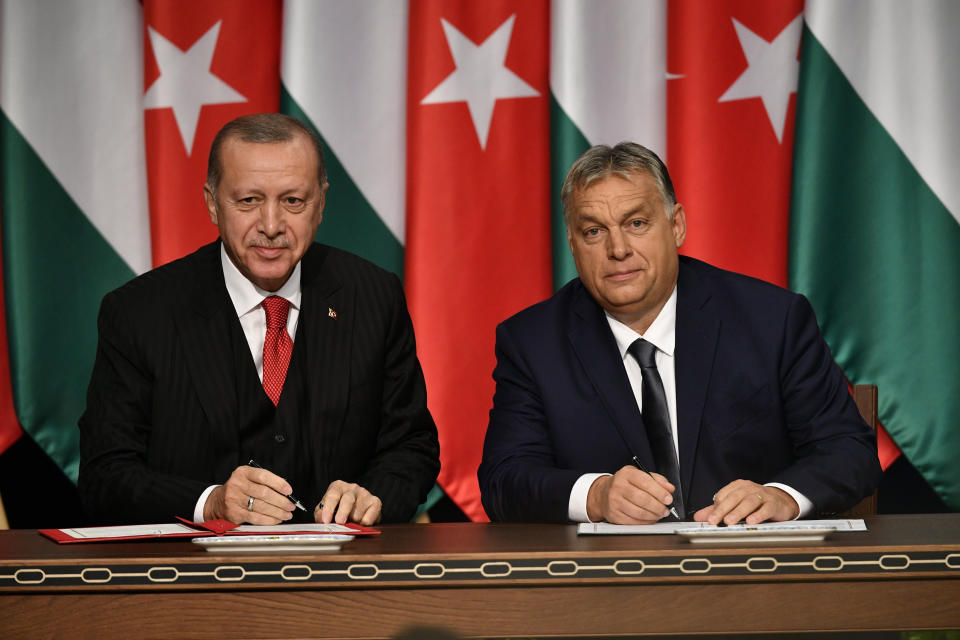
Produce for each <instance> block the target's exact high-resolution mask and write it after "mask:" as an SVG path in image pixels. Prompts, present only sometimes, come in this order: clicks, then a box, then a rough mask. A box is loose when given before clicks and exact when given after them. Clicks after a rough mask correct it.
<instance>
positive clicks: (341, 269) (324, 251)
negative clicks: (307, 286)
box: [303, 242, 399, 281]
mask: <svg viewBox="0 0 960 640" xmlns="http://www.w3.org/2000/svg"><path fill="white" fill-rule="evenodd" d="M303 268H304V269H305V270H310V271H313V272H315V271H321V272H322V273H325V274H330V275H334V276H338V277H341V278H342V279H345V280H347V281H349V280H361V279H376V280H391V279H393V280H399V278H397V276H396V274H394V273H392V272H390V271H387V270H386V269H384V268H383V267H380V266H378V265H376V264H374V263H373V262H371V261H370V260H367V259H366V258H362V257H360V256H358V255H357V254H355V253H350V252H349V251H345V250H343V249H338V248H337V247H332V246H330V245H327V244H322V243H320V242H314V243H313V244H312V245H311V246H310V248H309V249H308V250H307V253H306V255H304V257H303Z"/></svg>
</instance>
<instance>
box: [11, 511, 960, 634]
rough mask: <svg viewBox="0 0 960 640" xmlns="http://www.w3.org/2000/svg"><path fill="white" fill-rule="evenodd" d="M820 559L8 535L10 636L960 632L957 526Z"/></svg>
mask: <svg viewBox="0 0 960 640" xmlns="http://www.w3.org/2000/svg"><path fill="white" fill-rule="evenodd" d="M867 524H868V527H869V529H870V530H869V531H867V532H852V533H851V532H848V533H835V534H832V535H831V536H829V537H828V538H827V539H826V540H824V541H822V542H817V543H812V544H804V545H798V544H791V543H781V544H779V545H771V544H765V545H763V546H756V547H731V546H702V545H693V544H690V543H689V542H685V541H683V540H682V539H680V538H679V537H677V536H604V537H600V536H577V534H576V527H574V526H564V525H517V524H433V525H395V526H384V527H382V531H383V533H382V534H381V535H379V536H375V537H370V538H358V539H356V540H354V541H352V542H350V543H348V544H346V545H345V546H344V547H343V549H342V550H341V551H340V552H339V553H335V554H326V555H320V554H314V555H310V554H286V555H271V554H263V553H260V554H257V555H237V554H223V553H222V552H221V553H217V554H214V553H210V552H206V551H204V550H203V549H201V548H200V547H198V546H196V545H193V544H191V543H190V542H189V541H185V540H164V541H141V542H121V543H95V544H93V543H91V544H74V545H57V544H55V543H53V542H52V541H50V540H47V539H46V538H43V537H42V536H40V535H38V534H37V533H36V532H35V531H27V530H19V531H2V532H0V637H3V638H19V637H23V638H42V637H53V636H58V637H71V638H82V637H97V638H101V637H118V638H120V637H151V638H177V637H189V638H217V639H218V640H219V639H222V638H227V637H229V638H245V637H263V638H281V637H318V638H379V637H390V636H391V635H395V634H397V633H399V632H400V631H401V630H403V629H405V628H407V627H410V626H412V625H432V626H438V627H443V628H446V629H449V630H452V631H454V632H456V633H457V634H460V635H462V636H464V637H470V636H484V637H498V636H500V637H503V636H509V637H517V636H527V637H535V636H564V635H567V636H590V637H594V636H600V635H617V634H620V635H642V634H670V633H681V634H693V633H700V632H713V633H747V632H755V633H757V632H762V633H772V632H810V631H829V630H834V631H852V630H913V629H957V628H960V514H946V515H920V516H878V517H875V518H871V519H868V520H867Z"/></svg>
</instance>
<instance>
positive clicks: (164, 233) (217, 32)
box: [143, 0, 282, 265]
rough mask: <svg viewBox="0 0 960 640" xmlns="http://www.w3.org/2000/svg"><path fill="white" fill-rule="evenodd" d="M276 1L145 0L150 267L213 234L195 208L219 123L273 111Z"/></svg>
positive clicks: (277, 93) (277, 76)
mask: <svg viewBox="0 0 960 640" xmlns="http://www.w3.org/2000/svg"><path fill="white" fill-rule="evenodd" d="M281 9H282V7H281V4H280V2H279V0H270V1H260V0H210V1H208V2H193V1H191V0H177V1H172V0H166V1H163V2H160V1H157V0H145V1H144V11H143V15H144V49H145V50H144V66H145V73H144V83H145V87H144V89H145V94H144V108H145V112H144V119H145V123H144V126H145V128H146V146H147V182H148V185H149V194H150V195H149V199H150V234H151V241H152V250H153V263H154V264H155V265H159V264H163V263H165V262H169V261H170V260H173V259H175V258H179V257H181V256H183V255H186V254H187V253H190V252H191V251H193V250H195V249H196V248H197V247H199V246H200V245H202V244H204V243H206V242H210V241H211V240H213V239H214V238H216V237H217V228H216V227H215V226H213V225H212V224H211V223H210V219H209V217H208V214H207V209H206V206H205V205H204V201H203V193H202V186H203V182H204V180H205V179H206V174H207V152H208V150H209V149H210V143H211V142H212V141H213V136H214V135H215V134H216V132H217V130H218V129H219V128H220V127H221V126H223V125H224V123H226V122H228V121H229V120H232V119H233V118H236V117H238V116H241V115H244V114H246V113H260V112H266V111H276V110H277V108H278V106H279V100H280V33H281Z"/></svg>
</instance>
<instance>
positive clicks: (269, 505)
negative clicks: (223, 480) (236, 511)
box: [224, 482, 292, 521]
mask: <svg viewBox="0 0 960 640" xmlns="http://www.w3.org/2000/svg"><path fill="white" fill-rule="evenodd" d="M224 486H225V488H226V491H225V494H226V502H227V504H228V505H231V506H234V507H238V508H240V509H242V510H246V511H256V512H258V513H262V514H264V515H267V516H270V517H271V518H275V519H277V521H280V520H289V519H290V518H291V517H292V509H287V508H286V504H289V500H287V499H286V498H284V497H283V496H281V495H280V494H278V493H277V492H276V491H274V490H273V489H270V488H269V487H266V486H264V485H262V484H252V483H245V485H244V488H240V484H239V483H236V482H235V483H230V482H228V483H227V484H226V485H224ZM250 498H253V499H254V502H253V506H252V507H251V508H250V509H248V506H250ZM284 503H286V504H284Z"/></svg>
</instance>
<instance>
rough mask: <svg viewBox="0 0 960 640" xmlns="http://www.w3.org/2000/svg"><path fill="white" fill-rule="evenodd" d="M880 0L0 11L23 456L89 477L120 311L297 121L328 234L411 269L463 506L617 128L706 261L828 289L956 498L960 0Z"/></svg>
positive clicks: (6, 256)
mask: <svg viewBox="0 0 960 640" xmlns="http://www.w3.org/2000/svg"><path fill="white" fill-rule="evenodd" d="M868 4H869V10H868V8H867V7H865V6H863V5H862V4H861V3H858V2H848V3H839V5H838V6H836V7H834V6H833V5H831V4H830V3H826V6H824V7H821V6H820V5H819V4H813V3H812V2H811V3H810V6H808V7H807V9H806V12H807V13H806V15H804V7H803V6H802V3H801V2H800V0H785V1H784V2H763V3H757V2H750V1H746V0H740V1H737V0H729V1H725V2H712V3H703V2H697V1H695V0H658V1H647V2H640V1H634V0H611V1H608V2H604V3H591V2H586V1H584V0H553V2H549V1H548V0H534V1H529V2H512V1H509V0H496V1H492V2H453V1H446V2H445V1H442V0H414V1H411V2H409V3H406V2H397V1H393V0H367V1H364V2H352V3H345V2H335V1H309V0H288V1H287V2H285V3H283V4H281V3H280V2H279V0H277V1H276V2H252V1H251V2H231V1H226V0H223V1H208V2H170V1H167V2H159V1H153V0H145V2H144V3H143V4H142V5H141V3H140V2H138V1H137V0H91V2H86V3H64V2H57V1H55V0H35V1H33V2H29V3H27V2H16V1H4V2H2V3H0V110H2V114H0V179H2V183H0V196H2V199H0V213H2V241H3V245H2V250H3V285H4V289H5V291H4V293H5V304H4V310H5V314H6V323H7V331H6V336H7V338H8V347H9V368H8V367H7V366H5V365H4V362H3V354H4V351H3V349H2V348H0V369H2V371H0V450H2V447H4V446H5V445H8V444H9V443H10V442H12V441H13V440H15V439H16V438H17V437H18V435H19V433H20V425H22V427H23V429H24V430H25V431H26V432H27V433H29V434H30V437H32V438H34V439H35V440H36V441H37V442H38V443H39V444H40V445H41V446H42V447H43V448H44V450H46V451H47V453H48V454H49V455H50V456H51V457H52V458H53V459H54V460H55V461H56V462H57V463H58V464H59V465H60V466H61V467H62V468H63V469H64V470H65V472H66V473H67V474H68V476H70V477H72V478H73V479H76V469H77V432H76V420H77V417H78V416H79V414H80V412H81V411H82V410H83V404H84V398H83V396H84V392H85V389H86V384H87V380H88V376H89V372H90V369H91V366H92V359H93V354H94V349H95V344H96V328H95V322H96V312H97V307H98V305H99V300H100V298H101V297H102V295H103V294H104V293H105V292H106V291H108V290H109V289H111V288H113V287H115V286H118V285H119V284H121V283H122V282H124V281H126V280H128V279H129V278H131V277H133V276H134V275H135V274H137V273H141V272H143V271H144V270H146V269H148V268H150V267H151V266H153V265H156V264H161V263H164V262H167V261H169V260H171V259H173V258H176V257H178V256H180V255H183V254H185V253H187V252H189V251H191V250H193V249H194V248H196V247H198V246H199V245H200V244H202V243H204V242H207V241H209V240H210V239H212V238H213V237H215V235H216V229H215V228H214V227H213V226H212V225H211V224H210V222H209V219H208V217H207V214H206V211H205V208H204V206H203V199H202V196H201V184H202V181H203V177H204V174H205V168H206V154H207V150H208V148H209V144H210V141H211V140H212V137H213V134H214V132H215V131H216V130H217V129H218V128H219V127H220V126H221V125H222V124H223V123H224V122H226V121H227V120H229V119H231V118H233V117H236V116H238V115H241V114H243V113H251V112H258V111H271V110H276V109H279V110H281V111H283V112H286V113H290V114H292V115H295V116H297V117H299V118H301V119H303V120H304V121H305V122H307V123H309V124H310V125H311V126H312V127H314V128H315V129H316V130H317V131H318V133H319V135H320V136H321V138H322V140H323V142H324V146H325V149H326V161H327V164H328V168H329V174H330V183H331V187H330V191H329V196H328V203H327V208H326V210H325V212H324V221H323V224H322V225H321V227H320V230H319V233H318V238H319V239H320V240H322V241H324V242H328V243H331V244H334V245H337V246H340V247H343V248H345V249H348V250H350V251H354V252H356V253H359V254H361V255H363V256H365V257H367V258H369V259H371V260H373V261H374V262H376V263H378V264H380V265H381V266H383V267H385V268H387V269H389V270H391V271H394V272H395V273H397V274H398V275H401V276H403V277H404V278H405V283H406V288H407V295H408V301H409V305H410V309H411V314H412V316H413V321H414V325H415V328H416V331H417V339H418V352H419V354H420V357H421V360H422V363H423V366H424V371H425V375H426V378H427V387H428V398H429V404H430V407H431V410H432V411H433V413H434V415H435V417H436V419H437V423H438V427H439V429H440V433H441V445H442V452H441V456H442V465H443V466H442V470H441V476H440V484H441V485H442V487H443V488H444V490H445V491H446V492H447V493H448V495H450V496H451V498H453V499H454V501H455V502H456V503H457V504H458V505H460V507H461V508H462V509H463V510H464V511H465V512H466V513H467V514H468V515H469V516H470V517H472V518H474V519H478V520H479V519H484V517H485V516H484V514H483V512H482V509H481V507H480V504H479V500H478V495H477V482H476V466H477V463H478V462H479V456H480V446H481V443H482V438H483V431H484V428H485V425H486V419H487V412H488V410H489V408H490V404H491V399H492V394H493V382H492V379H491V377H490V374H491V371H492V368H493V364H494V361H493V336H494V328H495V326H496V324H497V323H498V322H499V321H501V320H503V319H504V318H506V317H507V316H509V315H510V314H512V313H513V312H515V311H517V310H519V309H520V308H523V307H524V306H527V305H529V304H532V303H533V302H536V301H537V300H540V299H542V298H544V297H546V296H547V295H549V293H550V291H551V289H552V288H554V287H556V286H559V285H562V284H563V283H564V282H566V281H567V280H568V279H569V278H570V277H573V276H574V275H575V272H574V271H573V267H572V260H571V259H570V256H569V251H568V249H567V247H566V235H565V231H564V228H563V222H562V214H561V212H560V209H559V195H558V191H559V185H560V182H561V181H562V179H563V175H564V174H565V173H566V170H567V168H568V167H569V165H570V163H571V162H572V161H573V159H574V158H576V156H577V155H579V154H580V153H582V152H583V151H584V150H585V149H586V148H588V147H589V146H590V145H592V144H597V143H610V144H612V143H616V142H618V141H620V140H623V139H630V140H636V141H638V142H641V143H643V144H646V145H647V146H649V147H651V148H652V149H654V150H655V151H657V152H658V153H659V154H661V155H662V156H663V157H664V159H665V160H666V161H667V163H668V165H669V166H670V168H671V172H672V174H673V177H674V182H675V187H676V190H677V194H678V197H679V199H680V201H681V202H683V203H684V204H685V205H686V210H687V215H688V221H689V227H690V229H689V234H688V241H687V245H686V246H685V247H684V252H685V253H688V254H690V255H694V256H696V257H700V258H703V259H706V260H708V261H711V262H714V263H716V264H718V265H720V266H723V267H726V268H731V269H735V270H738V271H742V272H745V273H748V274H751V275H755V276H758V277H762V278H765V279H767V280H770V281H773V282H776V283H778V284H787V283H789V284H790V285H791V286H792V287H794V288H795V289H796V290H799V291H802V292H803V293H805V294H807V295H808V296H809V297H810V298H811V300H812V301H813V303H814V306H815V308H816V310H817V312H818V316H819V319H820V321H821V323H822V325H823V326H824V331H825V334H826V336H827V339H828V341H829V342H830V344H831V347H832V348H833V350H834V353H835V355H836V356H837V358H838V361H839V362H840V363H841V366H843V367H844V370H845V371H846V373H847V375H848V377H849V378H850V379H851V381H852V382H863V383H877V384H879V385H880V399H881V418H882V420H883V422H884V423H885V424H888V425H889V427H890V432H891V433H892V435H893V437H894V440H895V441H896V443H897V444H899V445H900V447H902V448H903V450H904V451H905V452H906V454H907V456H908V457H909V459H910V460H911V461H912V462H914V464H916V466H917V467H918V469H919V470H920V471H921V472H922V473H923V475H924V476H925V477H926V479H927V480H928V481H929V482H930V484H931V485H932V486H933V488H934V489H936V491H937V492H938V493H939V494H940V496H941V497H943V499H944V500H945V501H946V502H947V503H948V504H949V505H950V506H951V507H953V508H960V499H958V497H957V496H958V494H960V475H958V474H960V472H958V471H957V470H956V468H951V465H950V464H949V458H950V457H951V455H955V454H956V453H957V452H958V451H960V433H958V430H957V428H956V427H955V426H953V423H952V422H951V419H950V417H951V416H952V415H957V413H958V412H957V406H956V402H957V401H956V399H955V398H956V397H957V396H958V393H957V392H958V391H960V389H958V388H957V387H958V376H957V370H956V366H955V365H953V367H952V368H951V364H950V363H955V362H957V361H960V343H958V338H957V336H958V335H960V333H958V332H957V331H952V330H951V329H952V327H954V326H955V325H956V323H957V320H958V318H960V308H958V295H960V282H958V278H960V269H958V257H960V240H958V236H960V232H958V224H957V219H958V212H960V204H958V201H960V197H958V194H957V191H956V189H957V188H958V187H957V182H956V180H951V179H950V175H951V174H950V172H951V171H955V167H956V166H958V164H957V160H960V158H957V157H956V153H957V152H956V149H958V148H960V139H958V133H957V131H958V125H957V123H956V118H955V117H953V114H955V113H957V112H958V107H960V105H958V104H957V100H958V95H960V91H958V87H957V85H956V78H955V74H951V73H950V71H949V64H950V61H955V60H957V59H960V52H958V51H957V45H956V44H955V43H953V41H952V40H951V37H952V36H951V34H950V33H949V32H948V27H947V26H948V25H951V24H958V16H957V7H956V6H954V5H952V4H951V3H950V2H949V1H945V0H942V1H940V2H929V3H924V4H923V5H920V6H922V9H920V8H918V7H919V6H918V7H914V5H909V6H908V7H903V6H900V5H898V4H897V3H895V2H885V3H868ZM834 14H835V15H834ZM868 17H869V19H867V18H868ZM805 18H806V20H807V24H806V26H805V23H804V19H805ZM902 25H909V26H910V29H908V30H907V31H906V35H907V36H909V37H915V38H916V39H917V42H916V43H914V42H913V41H912V40H910V39H909V38H906V39H905V38H904V36H903V34H900V35H899V36H898V37H897V38H891V37H890V35H889V34H887V33H886V31H885V30H886V29H889V28H892V27H893V26H898V27H899V26H902ZM41 34H42V37H41ZM251 34H255V35H256V37H251ZM801 39H802V40H803V48H802V51H803V53H802V54H801V53H800V50H801ZM867 54H869V55H867ZM908 54H909V55H908ZM917 69H922V70H923V73H915V70H917ZM878 72H879V74H878ZM896 74H899V75H896ZM798 78H799V90H798ZM892 78H896V80H895V81H894V80H893V79H892ZM908 88H909V89H908ZM791 175H792V178H791ZM788 265H789V279H788ZM7 371H9V379H7ZM11 394H12V395H11ZM5 399H6V400H5ZM11 399H12V400H11ZM951 403H953V404H951ZM14 406H15V408H16V414H15V416H14V414H13V411H12V407H14ZM5 407H6V408H7V409H6V410H5ZM895 453H896V448H895V447H893V445H892V444H891V448H890V449H889V451H888V452H887V454H886V459H887V460H888V461H889V459H890V458H891V456H893V455H895Z"/></svg>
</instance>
